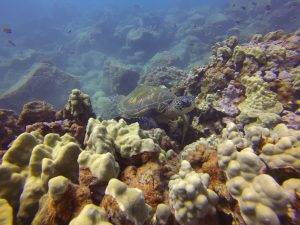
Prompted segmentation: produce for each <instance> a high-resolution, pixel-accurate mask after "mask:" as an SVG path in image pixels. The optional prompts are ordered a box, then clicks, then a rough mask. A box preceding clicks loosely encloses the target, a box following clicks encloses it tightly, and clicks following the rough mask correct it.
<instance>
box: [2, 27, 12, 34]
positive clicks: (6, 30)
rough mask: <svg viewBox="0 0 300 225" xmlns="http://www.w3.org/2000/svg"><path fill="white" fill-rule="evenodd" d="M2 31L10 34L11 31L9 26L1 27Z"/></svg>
mask: <svg viewBox="0 0 300 225" xmlns="http://www.w3.org/2000/svg"><path fill="white" fill-rule="evenodd" d="M2 32H3V33H6V34H11V33H12V29H11V28H9V27H3V28H2Z"/></svg>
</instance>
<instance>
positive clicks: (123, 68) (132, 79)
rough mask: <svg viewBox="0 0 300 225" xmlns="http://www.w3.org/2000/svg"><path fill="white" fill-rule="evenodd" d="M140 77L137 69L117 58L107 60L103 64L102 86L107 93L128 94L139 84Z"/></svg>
mask: <svg viewBox="0 0 300 225" xmlns="http://www.w3.org/2000/svg"><path fill="white" fill-rule="evenodd" d="M139 78H140V74H139V73H138V71H137V70H136V69H134V68H132V67H130V66H127V65H125V64H122V63H120V62H118V61H116V60H107V61H105V63H104V66H103V74H102V77H101V87H102V89H103V91H104V92H105V93H106V94H107V95H116V94H119V95H127V94H128V93H130V92H131V91H132V90H133V89H134V88H135V87H136V86H137V83H138V81H139Z"/></svg>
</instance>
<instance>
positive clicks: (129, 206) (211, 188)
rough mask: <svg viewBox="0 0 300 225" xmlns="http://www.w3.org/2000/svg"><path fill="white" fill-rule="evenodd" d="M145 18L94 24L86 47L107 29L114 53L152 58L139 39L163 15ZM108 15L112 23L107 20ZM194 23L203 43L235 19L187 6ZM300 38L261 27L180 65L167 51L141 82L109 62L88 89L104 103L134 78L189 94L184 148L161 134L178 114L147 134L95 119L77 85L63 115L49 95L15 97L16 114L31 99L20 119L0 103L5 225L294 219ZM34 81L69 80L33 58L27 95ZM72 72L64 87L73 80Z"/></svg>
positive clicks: (150, 34)
mask: <svg viewBox="0 0 300 225" xmlns="http://www.w3.org/2000/svg"><path fill="white" fill-rule="evenodd" d="M235 12H236V13H238V12H239V10H236V11H235ZM246 16H248V15H245V17H246ZM142 20H143V21H142V23H143V25H141V26H140V27H139V28H137V27H135V26H132V27H122V28H121V27H120V26H118V25H116V23H117V22H116V21H115V20H114V19H112V18H111V17H110V16H108V18H107V19H106V20H103V21H101V22H100V23H99V24H98V26H97V29H99V30H96V28H94V29H95V30H93V31H92V30H88V29H90V28H88V29H87V31H86V32H87V33H86V35H88V36H91V37H93V38H94V39H93V40H90V41H91V43H85V42H83V43H81V44H83V46H84V45H85V44H91V45H93V44H96V43H94V42H95V41H96V40H101V39H102V38H103V36H101V35H103V33H102V32H104V31H107V32H109V35H111V37H112V38H114V39H117V40H118V43H117V44H120V43H121V42H122V38H125V39H126V40H127V41H126V43H123V44H125V45H126V47H127V49H122V50H121V51H124V52H126V51H129V52H131V53H132V54H137V55H138V56H141V55H143V56H144V57H145V58H147V57H151V55H152V54H153V52H152V50H148V51H146V52H144V53H141V51H142V49H141V46H140V45H141V44H143V43H157V41H159V40H160V38H161V35H162V34H163V31H161V30H160V28H159V27H155V26H154V25H155V22H154V21H156V22H159V21H157V20H156V19H155V17H153V16H150V15H149V18H146V17H145V18H144V17H143V19H142ZM152 20H153V21H152ZM108 21H111V22H114V23H113V24H112V25H111V27H108V25H107V24H109V22H108ZM191 21H193V23H198V22H201V23H202V22H204V21H206V22H207V24H206V25H205V26H207V27H208V28H209V29H208V31H209V33H207V34H205V35H204V37H203V38H205V37H209V36H210V35H217V34H219V33H220V32H221V28H220V27H219V26H220V25H222V26H225V27H230V26H231V23H232V19H231V18H228V17H227V16H226V15H223V14H219V15H218V16H217V17H216V18H212V16H209V15H207V17H205V16H203V15H201V13H200V12H198V11H194V12H193V13H191V18H189V22H188V23H190V22H191ZM153 23H154V24H153ZM147 24H148V25H147ZM212 25H214V26H218V27H217V28H215V29H214V28H213V27H212ZM116 26H118V27H117V30H118V32H117V33H113V32H112V31H113V30H114V29H115V28H116ZM145 27H147V29H146V28H145ZM101 29H103V30H101ZM162 29H163V28H162ZM179 30H180V32H182V33H180V32H179V31H178V32H179V33H177V34H176V36H175V38H179V37H181V35H186V34H189V35H190V37H189V38H187V41H191V42H193V41H195V40H201V41H203V40H202V39H203V38H202V37H196V38H195V36H194V35H195V34H196V33H198V34H201V32H202V33H203V31H201V29H200V28H198V27H197V26H196V27H193V28H191V27H189V26H188V25H187V26H186V27H184V28H182V27H181V28H180V29H179ZM165 32H167V33H168V32H169V30H166V31H165ZM129 34H130V35H129ZM93 35H95V36H93ZM166 35H167V34H166ZM82 38H84V37H82ZM85 41H87V40H85ZM188 43H190V42H188ZM77 44H78V45H80V43H77ZM298 44H299V32H295V33H290V34H287V33H284V32H283V31H281V30H279V31H275V32H270V33H268V34H266V35H264V36H263V35H259V34H257V35H254V36H253V38H252V39H251V41H250V42H249V43H244V44H240V43H239V41H238V39H237V37H235V36H231V37H229V38H228V39H226V40H224V41H220V42H217V43H216V44H215V45H214V46H213V47H212V56H211V58H210V62H209V63H208V64H207V66H204V67H199V66H196V67H194V68H193V69H192V70H191V71H190V72H184V71H183V70H179V69H177V68H175V67H172V66H173V63H174V64H175V61H177V60H175V59H177V57H174V58H173V57H171V56H170V55H171V53H170V55H169V54H168V53H164V54H165V55H164V57H163V58H164V59H165V60H166V61H167V62H162V63H163V66H160V65H159V66H158V67H156V68H155V65H156V64H159V63H158V62H157V61H156V59H155V57H154V58H153V66H150V68H147V70H145V74H146V76H145V77H142V78H141V79H140V77H139V73H138V72H137V71H138V70H135V69H133V68H131V66H127V65H125V64H122V63H119V62H116V61H113V60H109V61H107V62H106V63H105V73H104V74H102V76H103V77H101V79H103V81H105V82H106V84H105V85H107V90H106V91H105V92H103V90H99V91H98V93H96V94H95V95H94V99H97V100H99V102H101V101H100V100H101V98H106V99H107V100H109V98H108V97H107V96H105V95H111V94H126V93H127V92H128V91H130V90H131V88H132V87H135V86H136V85H137V83H138V82H140V83H144V82H145V83H150V84H155V85H164V86H167V87H169V88H170V89H171V90H172V91H173V92H174V93H175V94H176V95H194V96H196V100H195V104H196V109H195V110H193V111H191V112H190V113H189V114H188V116H189V117H190V118H189V122H190V123H191V124H190V126H189V129H188V132H187V140H186V142H184V143H182V144H181V145H180V144H178V143H176V141H174V140H172V139H171V138H170V137H169V136H167V133H166V132H168V129H170V130H172V131H173V130H174V132H177V131H178V130H179V129H180V125H181V122H182V121H181V120H178V121H175V122H174V123H175V125H174V126H171V124H168V125H166V127H160V128H155V129H149V130H144V129H142V128H141V126H140V124H139V123H137V122H134V123H131V122H132V121H129V120H128V121H126V122H125V120H124V119H122V118H118V120H103V119H100V118H99V119H95V117H96V116H95V114H94V112H93V107H92V102H91V100H90V98H89V96H88V95H87V94H85V93H83V92H82V91H80V90H78V89H73V87H72V88H71V89H72V91H71V92H70V96H69V98H68V99H67V98H66V99H65V100H64V101H66V104H65V106H64V107H63V105H64V104H59V106H60V107H61V110H60V111H58V112H56V111H55V110H54V107H52V106H51V105H50V103H51V104H54V103H53V102H51V101H50V100H49V98H45V99H42V100H46V101H49V103H47V102H44V101H37V100H38V99H35V98H33V97H32V98H33V99H23V98H22V99H21V100H20V101H19V100H18V101H19V103H18V107H17V108H16V109H17V110H18V111H21V110H20V109H21V104H23V103H26V104H25V105H24V106H23V110H22V111H21V113H20V115H19V116H18V115H16V114H15V113H14V112H13V111H10V110H2V109H1V110H0V144H1V148H0V150H1V152H3V153H4V154H3V156H1V157H0V158H1V165H0V224H10V225H27V224H33V225H61V224H70V225H77V224H87V225H89V224H90V225H98V224H99V225H109V224H118V225H119V224H121V225H179V224H186V225H198V224H209V225H218V224H224V225H230V224H246V225H257V224H272V225H279V224H286V225H292V224H298V223H299V221H300V219H299V218H300V211H299V205H300V203H299V202H300V201H299V199H300V197H299V196H300V183H299V180H300V179H299V178H300V157H299V152H300V149H299V148H300V131H299V123H298V122H299V118H298V117H299V56H298V51H299V46H298ZM178 46H179V45H178ZM178 46H177V47H178ZM77 47H78V48H80V49H81V47H82V46H81V47H80V46H77ZM110 47H112V46H110ZM110 47H109V46H107V49H109V48H110ZM156 47H158V48H159V46H156ZM98 48H104V46H100V44H99V46H98ZM195 48H197V47H195ZM189 49H190V50H191V49H193V46H190V48H189ZM78 50H79V49H78ZM113 50H114V51H116V50H115V48H113ZM176 50H178V49H176ZM194 50H195V52H191V55H188V56H186V57H187V58H190V60H192V61H193V60H194V59H192V57H197V54H198V53H197V51H196V50H197V49H194ZM198 50H199V49H198ZM81 51H83V50H82V49H81ZM177 53H178V54H179V53H180V52H177ZM181 53H182V52H181ZM139 54H141V55H139ZM175 55H176V56H179V55H180V54H179V55H177V54H175ZM181 56H182V55H181ZM157 57H158V58H159V57H160V56H157ZM169 57H170V58H169ZM145 58H143V59H140V60H141V61H142V60H144V59H145ZM179 58H180V61H181V60H182V59H183V58H184V57H183V58H181V57H179ZM130 60H132V59H130ZM130 60H129V61H130ZM168 60H169V61H168ZM183 61H184V59H183ZM183 61H182V62H183ZM168 63H170V65H168ZM41 74H42V75H41ZM40 76H45V77H48V76H49V77H48V78H49V80H47V79H48V78H47V79H46V80H47V82H52V81H53V80H52V79H54V80H55V79H62V77H64V78H65V79H66V80H68V79H69V78H70V76H69V75H68V74H67V75H66V74H65V73H63V72H62V71H59V70H58V69H57V68H56V67H54V66H53V65H51V64H49V63H42V64H39V66H38V68H36V69H35V72H31V78H30V79H31V81H30V82H33V83H34V84H32V85H33V86H30V85H31V84H30V85H29V83H27V84H26V85H29V86H30V87H32V88H33V89H32V91H34V90H36V89H35V88H36V87H35V84H36V83H35V81H37V80H35V79H38V78H37V77H40ZM54 76H57V77H55V78H54ZM128 77H130V78H128ZM43 79H44V78H42V79H41V80H42V81H43ZM70 79H71V81H70V83H71V84H70V86H68V87H71V86H72V83H73V81H74V80H73V78H70ZM99 79H100V78H99ZM124 79H125V80H126V81H128V80H129V82H132V83H133V84H132V86H127V83H123V81H124ZM139 79H140V80H139ZM38 81H40V79H38ZM43 82H44V81H43ZM53 82H54V81H53ZM53 82H52V83H51V85H48V86H49V88H52V89H53V90H51V92H55V91H58V94H59V95H61V94H62V92H63V93H64V96H65V93H67V91H69V90H71V89H68V88H67V89H68V90H66V89H64V90H62V89H61V87H57V88H58V89H56V88H54V87H52V85H53ZM108 84H109V85H108ZM26 85H25V86H26ZM62 85H64V83H62ZM122 85H124V86H122ZM45 86H47V85H45ZM48 86H47V88H48ZM22 87H23V88H24V86H22ZM42 87H43V86H42ZM62 87H63V88H65V87H64V86H62ZM125 87H126V88H127V87H129V88H128V89H126V88H125ZM124 88H125V89H124ZM18 93H21V92H18ZM22 93H23V94H22V97H28V96H31V95H28V96H23V95H25V94H26V93H27V92H25V91H24V92H22ZM51 94H53V93H51ZM26 95H27V94H26ZM55 96H56V94H53V96H52V97H53V98H55ZM30 98H31V97H30ZM15 100H16V99H15ZM60 101H62V100H60ZM0 102H1V101H0ZM56 103H57V101H56ZM107 104H109V103H107ZM55 106H57V105H55ZM96 107H102V105H97V106H96ZM24 131H25V132H24ZM181 136H182V135H181V133H180V134H179V137H181ZM2 150H5V151H2Z"/></svg>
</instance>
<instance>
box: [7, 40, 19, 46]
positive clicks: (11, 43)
mask: <svg viewBox="0 0 300 225" xmlns="http://www.w3.org/2000/svg"><path fill="white" fill-rule="evenodd" d="M7 42H8V44H10V45H11V46H13V47H17V45H16V44H15V43H14V42H13V41H12V40H8V41H7Z"/></svg>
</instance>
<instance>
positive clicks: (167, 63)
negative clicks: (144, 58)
mask: <svg viewBox="0 0 300 225" xmlns="http://www.w3.org/2000/svg"><path fill="white" fill-rule="evenodd" d="M180 66H182V61H181V59H180V57H179V56H178V55H177V54H174V53H172V52H170V51H163V52H159V53H156V54H155V55H154V56H153V57H152V58H151V59H150V60H149V63H148V65H147V69H146V71H149V70H152V69H156V68H160V67H180Z"/></svg>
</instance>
